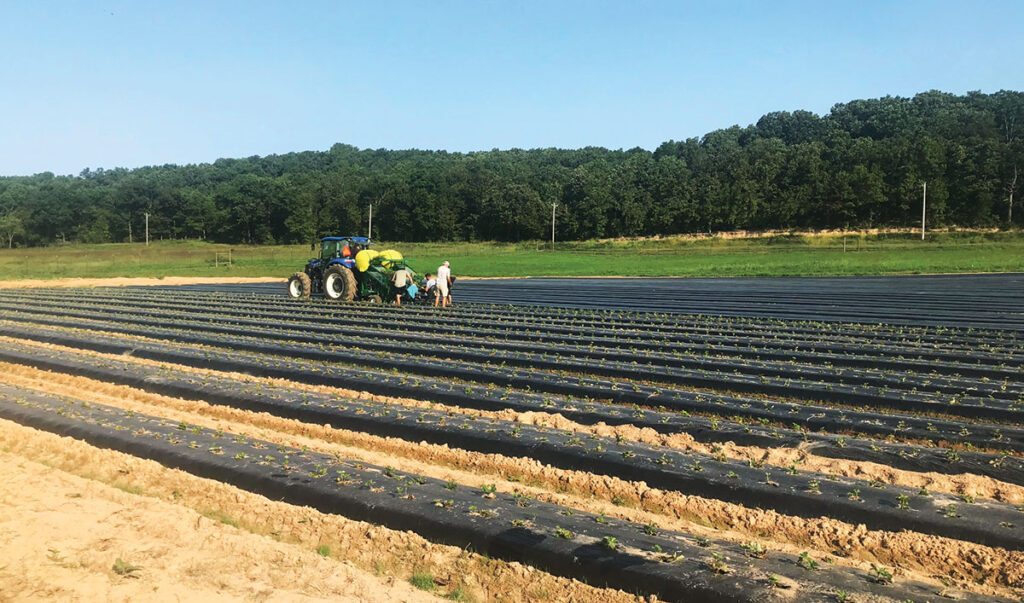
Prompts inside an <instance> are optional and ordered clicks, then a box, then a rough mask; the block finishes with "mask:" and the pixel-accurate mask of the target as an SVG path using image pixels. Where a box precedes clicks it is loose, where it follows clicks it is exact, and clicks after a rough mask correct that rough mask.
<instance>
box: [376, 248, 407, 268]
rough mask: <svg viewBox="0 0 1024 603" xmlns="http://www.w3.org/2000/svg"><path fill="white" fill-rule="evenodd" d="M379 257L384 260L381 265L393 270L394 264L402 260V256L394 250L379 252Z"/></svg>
mask: <svg viewBox="0 0 1024 603" xmlns="http://www.w3.org/2000/svg"><path fill="white" fill-rule="evenodd" d="M380 257H381V259H383V260H384V261H383V262H382V263H383V264H384V266H385V267H387V268H393V267H394V264H395V262H396V261H397V260H400V259H402V254H401V253H400V252H398V251H397V250H395V249H385V250H384V251H382V252H380Z"/></svg>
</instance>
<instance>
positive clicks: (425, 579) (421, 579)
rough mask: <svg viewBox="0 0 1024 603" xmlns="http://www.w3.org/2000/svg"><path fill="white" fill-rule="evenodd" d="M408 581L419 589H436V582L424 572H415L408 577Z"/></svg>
mask: <svg viewBox="0 0 1024 603" xmlns="http://www.w3.org/2000/svg"><path fill="white" fill-rule="evenodd" d="M409 583H410V584H412V585H413V586H415V587H416V588H418V589H420V590H427V591H431V590H435V589H437V582H434V577H433V576H431V575H430V574H428V573H426V572H416V573H415V574H413V575H412V578H409Z"/></svg>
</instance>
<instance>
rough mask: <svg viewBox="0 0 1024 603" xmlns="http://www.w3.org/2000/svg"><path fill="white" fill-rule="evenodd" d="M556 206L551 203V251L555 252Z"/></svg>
mask: <svg viewBox="0 0 1024 603" xmlns="http://www.w3.org/2000/svg"><path fill="white" fill-rule="evenodd" d="M556 207H558V204H557V203H555V202H554V201H552V202H551V251H554V250H555V208H556Z"/></svg>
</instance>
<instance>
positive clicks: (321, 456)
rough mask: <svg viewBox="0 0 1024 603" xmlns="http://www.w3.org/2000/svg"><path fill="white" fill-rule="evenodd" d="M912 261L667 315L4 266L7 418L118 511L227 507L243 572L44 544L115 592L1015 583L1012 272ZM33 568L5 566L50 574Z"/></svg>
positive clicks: (780, 589) (4, 430)
mask: <svg viewBox="0 0 1024 603" xmlns="http://www.w3.org/2000/svg"><path fill="white" fill-rule="evenodd" d="M920 278H925V279H929V280H927V281H920V282H919V281H914V282H912V283H911V284H910V285H908V284H906V283H907V281H905V280H904V281H898V280H897V279H890V280H888V281H886V280H878V281H841V280H840V279H836V280H835V281H836V282H833V283H828V284H827V286H826V282H825V281H820V283H821V286H820V287H818V288H817V289H816V290H814V291H810V292H809V291H808V287H807V286H806V284H807V282H808V281H806V280H798V279H793V281H792V282H793V283H796V284H791V283H790V281H779V282H776V281H772V282H771V283H770V285H765V284H764V283H765V281H755V280H754V279H748V281H749V282H748V281H742V280H741V281H738V282H739V283H740V284H734V285H732V286H733V289H732V290H730V289H729V284H728V282H727V281H722V283H723V285H722V287H719V288H717V289H714V290H713V289H711V288H707V287H706V286H705V288H703V289H701V288H699V287H698V288H696V289H694V288H691V289H690V290H689V294H688V296H681V295H678V293H677V292H671V291H670V292H668V293H666V294H665V295H666V300H667V301H666V302H665V304H664V306H665V307H666V308H675V309H677V310H681V311H684V312H681V313H666V312H657V313H655V312H635V311H627V310H620V309H596V308H593V309H591V308H581V307H567V308H556V307H553V306H524V305H516V306H510V305H505V304H503V303H502V304H498V303H488V301H491V302H495V301H507V298H508V297H509V296H512V297H515V295H514V294H515V292H516V291H518V292H519V294H520V295H521V297H522V298H526V299H530V298H534V297H535V296H536V292H535V291H533V290H532V289H530V288H529V287H530V286H531V285H530V283H531V282H533V281H511V282H506V283H505V284H504V285H503V286H502V287H492V286H491V283H492V281H481V282H479V283H472V285H473V286H472V287H468V285H470V284H471V283H466V285H467V286H463V285H460V286H459V287H457V288H456V292H458V293H457V294H458V296H459V297H458V299H459V300H461V301H460V303H459V304H458V306H456V307H455V308H452V309H450V310H449V311H446V312H439V311H437V310H434V309H431V308H421V307H403V308H394V307H381V306H371V305H364V304H353V305H343V306H339V305H332V304H329V303H327V302H325V301H323V300H320V299H316V298H314V299H313V300H311V301H306V302H297V301H293V300H289V299H287V298H285V297H283V296H282V295H281V292H280V291H279V289H280V288H281V286H280V285H268V286H263V287H260V286H252V287H238V286H226V287H220V288H216V287H214V288H209V287H207V288H201V287H200V288H192V289H190V288H180V287H178V288H176V287H166V288H121V289H114V288H95V289H22V290H0V339H2V341H3V346H2V348H0V375H2V376H0V445H2V447H3V453H4V455H5V459H4V461H5V463H4V464H5V465H7V466H9V467H14V468H15V469H19V470H22V472H23V474H25V475H31V474H32V471H33V467H37V468H39V469H36V471H37V472H41V473H42V475H36V476H35V478H36V479H35V481H37V482H39V487H40V488H43V487H44V486H43V484H48V485H52V484H54V483H58V484H62V485H63V484H65V482H66V483H67V484H68V485H66V486H62V487H63V488H64V489H63V490H57V492H59V493H60V496H63V497H66V500H76V498H70V497H73V496H75V494H77V496H78V497H81V492H82V491H83V490H89V488H95V487H96V484H106V485H112V486H114V487H116V488H118V489H119V490H120V492H118V493H117V496H116V497H110V496H109V495H108V498H112V499H116V501H117V502H118V504H120V505H121V506H122V511H119V512H118V513H122V512H129V511H126V510H125V509H128V510H132V509H136V508H138V507H140V506H141V507H149V506H152V505H160V506H161V507H160V508H161V510H160V513H161V516H166V517H169V518H171V519H168V521H170V522H172V525H179V526H188V525H189V524H188V521H189V520H188V519H187V517H188V515H187V513H189V512H191V513H194V514H195V516H196V518H197V519H196V520H195V521H196V528H195V529H197V530H198V529H199V527H200V520H201V521H204V522H207V523H204V524H202V526H203V527H202V529H203V530H205V531H204V532H203V534H204V536H197V538H199V539H200V540H201V541H202V542H206V543H209V542H211V541H216V542H221V539H222V538H227V537H228V536H220V537H218V536H216V535H214V533H213V531H214V530H215V529H216V528H217V527H218V522H220V524H221V525H220V526H219V527H220V528H224V526H225V525H227V526H231V528H232V529H231V530H230V532H231V533H230V534H229V536H230V538H235V539H238V541H237V544H234V545H233V546H237V547H239V548H238V549H235V550H233V549H232V548H231V545H223V547H222V548H220V549H217V550H214V551H211V550H210V548H209V545H203V546H202V547H200V549H201V550H197V551H195V555H196V556H197V558H203V555H204V554H205V555H213V556H216V558H217V562H216V563H217V564H220V565H219V566H218V567H220V573H226V574H228V575H229V576H235V575H236V574H239V573H240V574H242V575H244V574H246V573H248V574H252V575H253V579H254V580H256V582H255V583H254V584H257V585H258V587H257V586H247V585H244V584H241V583H239V582H240V581H238V580H235V583H231V582H230V580H232V579H233V578H225V579H224V580H228V582H224V584H223V585H222V586H220V587H210V586H209V580H210V575H212V574H213V573H214V569H213V568H211V567H209V566H208V565H205V564H204V565H202V566H201V567H199V568H197V567H196V565H195V564H193V565H189V564H188V563H187V562H186V561H184V560H177V561H174V560H170V561H168V560H167V559H166V558H165V556H164V555H165V553H166V551H167V550H180V548H181V547H182V546H184V547H186V548H187V547H189V546H190V545H187V544H185V545H179V546H178V547H177V548H175V547H174V546H173V545H172V544H171V542H173V541H172V540H171V536H169V535H168V534H167V533H164V532H160V533H150V532H148V531H147V530H145V529H142V530H140V531H139V532H137V533H138V534H140V535H139V536H138V537H139V538H145V539H147V540H146V542H148V543H149V545H148V546H143V545H142V544H140V543H131V542H129V543H126V544H123V545H122V548H121V549H117V550H113V549H111V550H109V552H108V553H106V554H103V553H97V552H95V551H93V550H92V548H90V552H88V553H86V552H80V554H81V555H88V556H90V558H89V559H86V560H85V561H81V560H79V561H77V562H76V563H77V564H78V565H77V566H76V565H75V564H74V563H72V562H70V561H68V560H67V559H66V555H67V554H68V550H69V548H68V547H70V546H71V545H70V544H62V545H56V544H46V543H38V544H37V545H36V546H37V547H38V548H39V550H40V552H39V554H38V560H39V563H38V566H42V567H51V566H52V567H53V568H54V569H53V571H69V572H70V571H71V570H72V569H75V568H78V569H79V570H81V568H89V567H93V568H95V567H101V566H103V565H104V564H106V565H107V566H110V564H113V566H112V567H113V570H112V571H111V570H107V571H106V574H109V576H107V577H106V578H105V579H107V580H109V582H110V585H108V586H107V587H106V588H108V590H107V591H105V594H106V596H107V597H110V596H123V595H124V594H125V592H127V593H128V594H129V598H130V595H131V594H136V595H139V594H141V593H147V592H151V591H150V590H146V589H152V591H155V592H157V593H158V595H159V596H163V597H165V598H166V597H168V596H172V595H174V594H175V593H179V594H180V593H182V592H184V593H186V594H187V593H190V592H191V593H193V594H194V593H197V592H202V591H203V589H204V588H214V590H216V589H217V588H220V589H222V592H229V593H235V594H236V595H238V596H246V597H257V598H260V597H261V593H262V594H263V595H266V594H267V593H277V595H278V596H281V595H282V594H283V593H288V592H292V594H293V595H296V596H297V595H302V596H316V597H327V598H335V599H337V598H341V597H343V596H346V595H349V596H350V595H351V594H352V592H353V591H358V592H360V593H361V594H360V595H359V596H361V597H363V599H361V600H366V599H369V600H385V599H388V598H391V599H396V598H397V599H399V600H415V598H416V597H419V596H421V595H423V596H426V595H427V593H428V592H429V593H431V594H433V595H439V596H446V597H449V598H452V599H455V600H477V601H483V600H570V599H573V600H610V601H614V600H622V601H629V600H637V599H639V598H651V597H653V598H655V599H664V600H670V601H676V600H679V601H683V600H685V601H697V600H714V601H719V600H729V601H756V600H772V599H775V598H780V599H785V600H794V601H876V600H877V601H886V600H896V601H905V600H912V601H926V600H936V599H940V598H944V597H951V598H955V599H958V600H986V601H988V600H1019V599H1020V598H1021V597H1022V596H1024V459H1022V457H1024V379H1022V377H1021V375H1022V370H1021V369H1022V360H1024V341H1022V335H1024V314H1022V312H1021V310H1020V308H1021V307H1022V306H1021V301H1024V299H1022V298H1024V290H1022V289H1021V288H1020V287H1019V282H1018V280H1017V279H1016V277H1013V276H973V277H972V276H967V277H941V278H939V277H920ZM958 279H959V280H958ZM621 282H622V281H618V282H604V283H603V284H601V282H599V281H596V282H595V283H594V284H591V285H589V287H590V291H591V292H592V293H593V295H594V296H595V297H598V296H600V295H604V296H605V298H606V299H609V298H611V297H612V295H611V294H610V292H613V291H615V289H614V288H615V287H617V286H621V285H620V284H619V283H621ZM678 282H680V283H686V281H678ZM921 282H928V283H931V285H929V286H923V285H922V284H921ZM514 283H521V284H520V285H518V288H517V286H516V285H515V284H514ZM522 283H526V284H522ZM555 283H557V281H555ZM743 283H747V284H745V285H744V284H743ZM837 283H838V284H837ZM896 283H900V284H896ZM840 285H842V286H840ZM629 286H630V287H632V288H634V289H635V288H637V287H641V286H643V287H655V285H652V284H650V283H649V282H637V283H633V284H630V285H629ZM680 286H683V285H680ZM702 286H703V285H702ZM755 286H757V287H761V288H762V289H761V292H760V293H756V292H755V291H754V290H753V287H755ZM843 286H845V287H849V289H844V288H843ZM953 286H958V287H961V288H962V295H961V296H960V298H959V299H955V300H954V299H952V298H953V297H954V296H952V295H950V294H949V292H948V289H949V288H950V287H953ZM601 287H604V289H601ZM550 288H551V289H556V287H554V286H551V287H550ZM216 289H219V290H216ZM922 289H923V291H922ZM655 290H656V289H650V290H649V291H648V294H650V292H651V291H655ZM854 291H859V294H860V295H861V296H862V299H859V300H856V301H854V302H851V303H850V304H849V306H848V307H845V308H844V306H843V305H841V304H837V303H836V300H841V299H850V295H851V293H852V292H854ZM568 293H569V290H568V289H567V288H565V287H564V283H563V295H562V297H563V299H565V298H568V297H569V296H568ZM758 295H763V296H764V297H765V298H766V299H765V300H761V301H757V299H756V298H757V297H758ZM829 295H834V296H835V297H834V298H830V297H829ZM701 296H703V298H702V297H701ZM741 297H742V298H743V299H745V301H744V302H743V303H742V304H741V303H739V301H738V300H739V299H740V298H741ZM815 297H817V298H818V301H814V298H815ZM680 298H685V299H681V300H680ZM769 298H770V299H769ZM672 299H677V300H679V301H677V302H676V304H677V305H676V306H673V305H672V304H673V302H672V301H671V300H672ZM702 299H703V301H702V302H701V300H702ZM729 299H731V300H732V304H733V305H732V306H730V305H729V302H728V300H729ZM870 299H874V303H873V304H870V303H869V300H870ZM474 300H475V301H474ZM694 300H697V301H698V302H701V303H703V304H704V306H705V310H709V309H710V308H718V309H719V310H720V312H719V314H720V315H712V314H710V313H707V312H705V313H696V312H695V310H696V309H698V308H696V307H695V306H692V304H694V303H696V302H695V301H694ZM513 301H515V300H513ZM581 302H582V303H579V304H577V305H578V306H586V305H593V306H600V305H601V304H600V303H598V302H595V301H593V300H588V299H583V300H581ZM516 303H522V301H521V300H519V301H516ZM687 304H691V305H687ZM605 305H609V304H605ZM865 306H870V307H867V308H866V307H865ZM741 307H742V308H745V309H744V310H743V311H740V308H741ZM855 307H856V308H860V309H859V311H855V310H854V308H855ZM922 308H926V309H927V311H926V312H923V311H922ZM858 312H859V313H858ZM730 313H732V314H736V315H734V316H728V315H727V314H730ZM772 314H774V316H772ZM924 314H927V315H928V316H924ZM40 462H42V463H44V464H45V465H46V467H43V466H42V465H38V464H37V463H40ZM8 471H10V469H8ZM10 479H14V478H10ZM74 480H80V481H79V482H75V481H74ZM30 490H32V489H30ZM7 496H8V498H9V499H10V497H11V495H7ZM37 499H38V500H39V501H40V504H44V505H45V497H41V496H37ZM133 499H135V500H141V501H146V502H141V503H138V502H132V500H133ZM105 500H106V499H105ZM91 501H92V499H91V498H89V497H86V498H85V500H83V501H82V502H78V503H74V504H78V505H85V504H86V503H87V502H91ZM6 502H8V504H10V505H11V506H12V507H13V506H14V503H13V502H12V501H11V500H8V501H6ZM109 502H110V501H109V500H108V501H107V502H105V503H104V504H108V503H109ZM87 510H88V509H87V508H83V510H82V512H83V513H84V512H86V511H87ZM96 513H97V517H100V516H109V514H108V515H104V514H102V513H99V509H97V510H96ZM140 513H141V511H140ZM182 514H185V515H184V516H182ZM179 516H181V517H179ZM33 517H35V514H33V513H25V521H28V520H30V519H31V518H33ZM204 517H205V518H206V519H204ZM19 521H20V520H19ZM138 523H139V524H140V525H146V526H151V525H152V523H151V522H146V521H144V519H143V517H141V516H140V517H139V518H138ZM0 525H3V524H0ZM101 525H103V527H104V529H106V528H110V529H111V530H113V529H114V528H116V527H117V526H109V525H107V524H101ZM235 528H237V529H235ZM69 529H72V528H70V527H69ZM150 529H151V528H150ZM180 529H188V530H191V529H192V528H191V527H187V528H180ZM51 532H54V530H52V528H51ZM0 533H8V534H10V533H18V531H17V530H15V529H14V526H12V525H9V524H8V525H6V526H5V529H4V530H3V531H2V532H0ZM44 533H45V532H44ZM49 537H50V538H52V539H53V540H54V541H58V540H60V538H62V537H63V535H62V534H58V533H52V534H51V535H50V536H49ZM37 538H38V537H37ZM246 538H249V539H252V540H250V541H246V540H245V539H246ZM109 541H110V539H109V538H108V539H106V540H105V542H108V543H109ZM224 542H228V541H226V540H225V541H224ZM231 542H234V541H231ZM268 543H269V544H268ZM44 545H46V546H47V547H48V550H49V551H50V552H49V553H47V554H46V557H42V553H41V550H42V547H43V546H44ZM271 545H272V546H276V547H283V550H281V551H278V550H276V549H273V550H270V549H266V547H269V546H271ZM106 546H108V547H109V544H107V545H106ZM124 549H127V551H126V552H125V550H124ZM264 549H266V550H264ZM100 550H107V549H105V548H104V549H100ZM241 550H245V551H249V552H248V553H245V554H242V552H241ZM54 551H56V552H54ZM290 551H291V552H290ZM275 555H276V556H277V557H276V558H277V559H279V560H280V559H285V558H287V559H292V560H293V561H291V562H290V563H289V565H288V567H287V568H282V567H281V566H280V562H278V563H276V564H275V563H274V562H273V561H272V559H274V558H275ZM121 556H124V557H126V558H125V559H122V558H121ZM115 557H116V560H115ZM236 558H241V559H243V560H244V562H243V564H242V565H243V566H247V567H248V569H245V568H244V567H240V566H235V565H231V560H232V559H236ZM118 563H121V564H122V565H121V566H120V567H121V570H118ZM209 563H213V562H212V561H211V562H209ZM332 564H333V565H339V564H340V565H343V570H344V571H345V572H347V574H344V575H345V576H347V577H346V578H345V580H341V581H339V580H337V579H335V580H334V582H325V580H327V577H329V576H336V575H337V574H335V573H334V572H336V571H338V570H336V569H335V568H334V567H333V566H332ZM35 567H37V565H35V564H31V565H29V564H26V568H28V569H26V568H23V573H25V574H26V575H28V576H30V577H31V576H35V582H32V581H31V580H29V579H28V578H23V579H22V581H21V582H20V583H19V582H17V581H13V580H12V579H11V578H10V577H9V576H5V571H4V570H0V585H4V586H6V588H7V589H8V590H10V589H12V588H15V593H16V594H18V591H17V589H16V588H17V587H18V585H19V584H21V586H20V588H23V589H30V590H31V589H33V588H34V589H37V592H39V591H38V589H39V588H41V587H40V584H43V585H48V584H50V582H51V581H52V576H53V574H52V573H47V572H45V571H34V570H33V568H35ZM132 568H134V569H132ZM146 568H154V569H152V570H147V569H146ZM155 568H160V569H159V571H157V569H155ZM303 572H304V573H303ZM126 576H127V577H130V578H133V579H131V580H129V579H127V578H126ZM296 576H299V577H298V578H297V577H296ZM93 579H95V576H93ZM380 579H388V580H390V582H386V583H385V582H382V583H377V582H375V580H380ZM316 580H319V582H316ZM346 580H347V582H346ZM12 582H13V584H12ZM241 582H244V581H241ZM143 583H145V587H142V586H138V587H136V584H143ZM311 584H315V586H310V585H311ZM344 584H350V585H351V589H350V590H349V591H346V590H345V589H344ZM67 588H68V590H67V591H58V592H53V591H52V590H51V591H48V592H49V594H51V595H53V596H62V595H63V596H67V595H68V594H69V592H79V594H80V593H81V591H75V588H74V587H70V586H69V587H67ZM128 588H137V590H135V591H125V590H124V589H128ZM119 589H121V590H119ZM253 589H255V590H253ZM260 589H262V590H260ZM289 589H291V590H289ZM375 589H380V590H375ZM417 589H422V590H417ZM424 591H425V592H424ZM43 592H47V591H43ZM20 594H21V595H22V596H27V595H28V593H27V592H21V593H20ZM285 598H288V596H287V595H285Z"/></svg>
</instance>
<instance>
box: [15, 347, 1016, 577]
mask: <svg viewBox="0 0 1024 603" xmlns="http://www.w3.org/2000/svg"><path fill="white" fill-rule="evenodd" d="M2 368H3V369H5V370H4V373H5V374H4V377H3V380H4V381H8V382H11V383H16V384H19V385H22V386H28V387H31V388H33V389H39V390H44V391H49V392H51V393H56V394H62V395H72V396H77V397H84V398H87V399H89V400H93V401H95V402H98V403H101V404H109V405H113V406H117V407H121V408H126V409H127V408H131V409H133V410H136V411H138V412H143V413H148V414H157V415H160V416H164V417H167V418H170V419H172V420H183V421H186V422H188V423H190V424H199V425H204V426H207V427H212V428H221V429H224V430H225V431H227V432H228V433H242V434H246V435H248V436H254V435H258V437H261V438H263V439H267V440H268V441H272V442H276V443H282V444H288V445H292V446H301V445H306V446H309V447H310V448H311V449H314V450H318V451H321V452H327V453H332V454H339V455H341V456H344V457H346V458H355V459H359V460H364V461H366V462H368V463H373V464H377V465H392V466H395V467H397V468H398V469H399V470H401V471H409V472H414V473H418V474H421V475H426V476H429V477H434V478H437V479H444V480H453V481H456V482H457V483H460V484H463V485H465V486H468V487H476V486H477V485H478V484H479V483H480V482H481V480H483V479H485V477H486V479H487V481H495V482H497V483H498V485H499V490H501V491H519V492H522V493H524V494H527V495H529V496H533V497H536V498H537V499H539V500H544V501H548V502H553V503H556V504H560V505H564V506H569V507H573V508H576V509H579V510H582V511H587V512H591V513H598V512H602V511H604V512H606V513H607V514H608V515H609V516H610V517H618V518H622V519H627V520H630V521H634V522H639V523H651V522H654V523H657V524H658V525H660V526H662V527H663V528H667V529H676V530H682V531H686V532H691V533H696V534H703V535H706V536H709V537H715V538H725V539H728V540H733V541H736V542H747V541H749V540H750V539H751V538H752V537H754V538H757V539H759V540H762V541H763V542H765V544H766V545H767V546H768V547H769V548H770V549H771V550H777V551H785V552H788V553H792V554H798V553H800V552H802V551H804V550H810V551H812V556H814V557H816V558H824V557H826V556H833V557H835V562H836V563H839V564H842V565H848V566H852V567H859V568H861V569H866V568H867V567H868V566H869V564H870V563H871V562H879V563H883V564H886V565H889V566H895V567H897V568H898V570H897V571H898V573H899V575H903V576H907V577H913V578H916V579H919V580H924V581H932V580H934V579H933V578H932V577H933V576H944V577H945V578H947V579H950V580H952V581H953V582H954V583H956V584H957V585H959V586H968V585H971V588H972V590H975V591H976V592H982V593H986V594H1000V595H1013V594H1016V593H1014V592H1013V591H1012V590H1010V589H1016V588H1022V587H1024V555H1022V554H1020V553H1015V552H1008V551H1004V550H1002V549H992V548H989V547H984V546H980V545H975V544H972V543H966V542H961V541H955V540H950V539H945V538H937V537H933V536H927V535H924V534H918V533H913V532H903V533H892V532H880V531H869V530H867V529H866V528H865V527H864V526H862V525H852V524H848V523H844V522H840V521H835V520H831V519H826V518H820V519H802V518H797V517H792V516H786V515H781V514H778V513H775V512H772V511H765V510H760V509H747V508H744V507H742V506H740V505H735V504H731V503H725V502H722V501H717V500H712V499H704V498H701V497H697V496H686V495H681V494H679V493H675V492H668V491H663V490H658V489H653V488H648V487H647V486H646V485H645V484H643V483H642V482H629V481H625V480H621V479H618V478H612V477H608V476H598V475H593V474H589V473H585V472H579V471H568V470H561V469H556V468H553V467H550V466H545V465H543V464H541V463H538V462H536V461H533V460H531V459H521V458H509V457H504V456H502V455H485V454H479V453H472V452H467V451H464V450H458V449H450V448H448V447H447V446H435V445H429V444H426V443H423V442H420V443H415V442H408V441H405V440H401V439H397V438H381V437H377V436H371V435H367V434H364V433H360V432H351V431H346V430H340V429H331V428H327V427H324V426H321V425H311V424H306V423H302V422H299V421H295V420H290V419H280V418H277V417H272V416H270V415H267V414H265V413H251V412H247V411H242V410H238V409H233V408H226V407H221V406H210V405H207V404H206V403H203V402H195V401H187V400H178V399H173V398H167V397H163V396H156V395H153V394H148V393H145V392H142V391H139V390H133V389H131V388H126V387H122V386H116V385H111V384H106V383H101V382H91V381H90V380H88V379H83V378H79V377H70V376H67V375H59V374H48V373H43V372H40V371H35V370H33V369H28V368H25V367H14V366H3V367H2ZM509 478H515V480H516V481H515V482H513V481H510V479H509ZM526 484H528V485H526ZM614 497H617V498H620V499H622V500H624V501H627V506H615V505H611V504H609V503H608V501H610V500H611V499H612V498H614ZM1007 587H1009V589H1008V588H1007Z"/></svg>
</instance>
